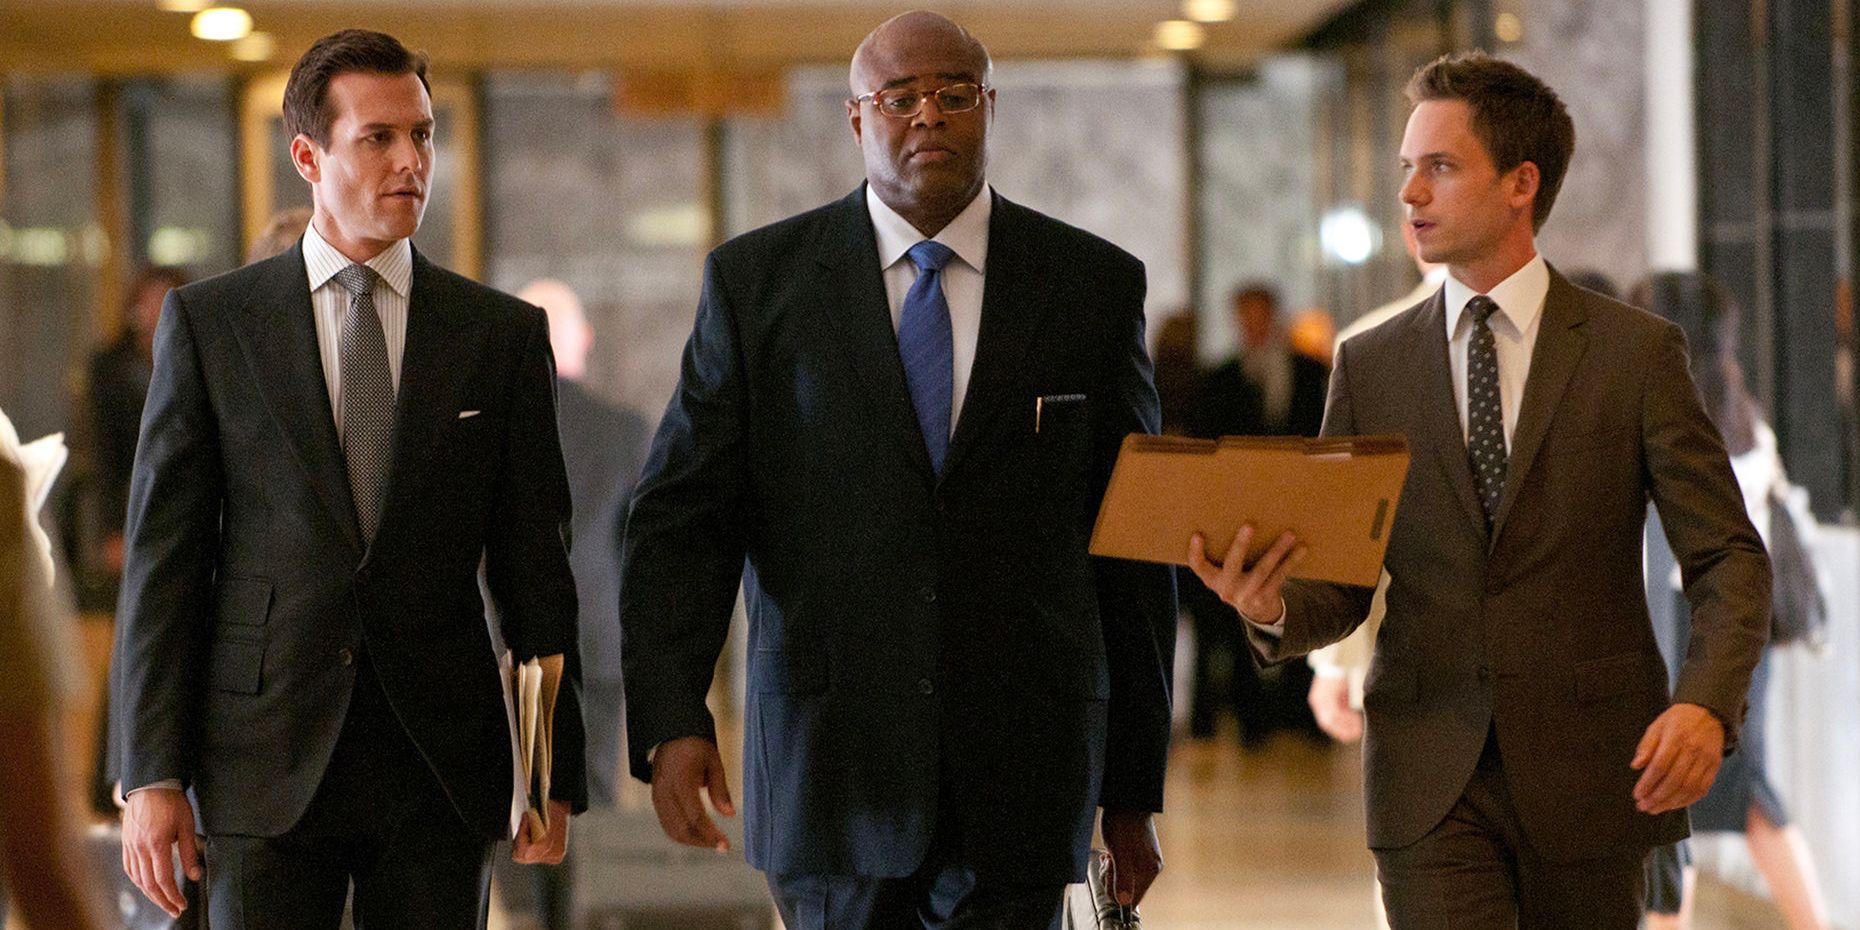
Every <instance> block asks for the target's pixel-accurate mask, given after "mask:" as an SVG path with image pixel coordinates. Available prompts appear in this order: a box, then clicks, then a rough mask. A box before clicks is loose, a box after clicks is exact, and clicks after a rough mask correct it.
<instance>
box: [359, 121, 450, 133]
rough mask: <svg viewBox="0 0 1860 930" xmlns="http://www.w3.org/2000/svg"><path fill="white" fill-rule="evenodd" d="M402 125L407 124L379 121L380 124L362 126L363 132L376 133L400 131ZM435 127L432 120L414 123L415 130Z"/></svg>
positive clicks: (364, 124)
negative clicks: (390, 130)
mask: <svg viewBox="0 0 1860 930" xmlns="http://www.w3.org/2000/svg"><path fill="white" fill-rule="evenodd" d="M402 125H405V124H402V123H390V122H386V121H378V122H373V123H363V124H362V131H363V132H375V131H377V130H381V129H399V128H400V127H401V126H402ZM433 125H434V123H433V120H430V119H423V120H417V121H415V122H414V123H413V128H415V129H431V128H433Z"/></svg>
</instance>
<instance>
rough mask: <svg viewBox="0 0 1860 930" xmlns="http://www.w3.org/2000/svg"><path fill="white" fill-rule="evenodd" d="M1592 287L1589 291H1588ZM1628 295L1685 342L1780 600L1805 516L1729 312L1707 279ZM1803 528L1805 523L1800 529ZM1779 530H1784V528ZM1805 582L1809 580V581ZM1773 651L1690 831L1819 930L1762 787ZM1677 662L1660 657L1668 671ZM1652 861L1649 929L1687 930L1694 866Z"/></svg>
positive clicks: (1683, 611)
mask: <svg viewBox="0 0 1860 930" xmlns="http://www.w3.org/2000/svg"><path fill="white" fill-rule="evenodd" d="M1585 286H1590V285H1585ZM1591 289H1594V288H1593V287H1592V286H1591ZM1633 298H1634V299H1633V300H1632V301H1631V302H1632V303H1634V304H1635V305H1637V306H1641V307H1645V308H1646V309H1648V310H1650V311H1652V312H1654V313H1657V314H1659V315H1661V316H1664V317H1666V318H1667V319H1671V320H1675V321H1679V322H1680V323H1681V324H1682V325H1684V326H1685V327H1686V330H1687V333H1688V334H1689V335H1690V336H1691V340H1690V348H1691V355H1692V360H1691V361H1692V378H1693V380H1694V381H1695V382H1696V383H1697V384H1698V389H1699V394H1700V396H1701V397H1702V398H1703V400H1704V402H1705V410H1706V412H1707V413H1709V414H1710V415H1711V418H1712V422H1713V424H1715V425H1716V426H1717V427H1718V431H1719V432H1720V433H1721V434H1723V436H1724V443H1725V447H1726V449H1727V450H1728V451H1729V452H1730V453H1731V468H1732V470H1733V471H1734V472H1735V473H1736V474H1737V483H1738V486H1739V487H1740V488H1741V489H1742V490H1743V493H1744V506H1745V508H1746V509H1747V510H1749V512H1750V518H1751V522H1752V523H1754V524H1755V525H1756V527H1757V531H1758V532H1759V533H1760V534H1762V536H1763V541H1764V543H1765V545H1766V546H1767V547H1768V548H1769V549H1770V552H1771V554H1772V556H1771V557H1772V561H1773V562H1774V563H1775V576H1776V580H1775V584H1776V590H1777V598H1778V599H1779V603H1780V599H1781V598H1783V597H1785V593H1784V592H1785V589H1786V588H1787V587H1788V585H1789V584H1790V580H1789V579H1790V576H1791V574H1792V573H1791V572H1790V571H1789V570H1788V569H1787V568H1786V567H1785V564H1784V562H1783V559H1782V554H1781V552H1780V550H1781V549H1782V548H1783V547H1782V546H1780V545H1779V542H1780V540H1779V538H1778V537H1779V532H1778V531H1779V530H1782V531H1783V532H1788V533H1791V534H1795V533H1801V532H1808V531H1812V526H1813V517H1812V516H1810V515H1809V514H1808V510H1807V508H1806V506H1792V505H1791V500H1792V498H1796V499H1798V500H1799V495H1801V493H1802V492H1801V490H1800V489H1799V488H1796V487H1795V486H1793V485H1791V484H1790V483H1789V481H1788V477H1787V476H1786V475H1785V474H1784V472H1783V465H1782V459H1781V458H1780V457H1779V456H1778V454H1777V445H1776V434H1775V432H1774V431H1773V430H1771V428H1770V425H1769V424H1768V423H1766V422H1764V420H1763V417H1762V413H1761V408H1760V407H1759V406H1758V404H1757V401H1756V399H1755V397H1754V396H1753V395H1752V394H1751V392H1750V388H1749V387H1748V385H1747V384H1746V383H1745V380H1744V372H1743V368H1742V366H1741V365H1740V364H1739V363H1738V355H1737V338H1738V314H1737V308H1736V306H1735V305H1734V304H1732V303H1731V302H1730V301H1729V300H1728V299H1727V298H1726V297H1725V295H1724V293H1723V291H1722V290H1720V289H1719V287H1718V285H1717V284H1716V283H1715V282H1714V281H1713V280H1712V279H1711V278H1710V277H1708V276H1706V275H1704V274H1701V273H1698V272H1671V273H1664V274H1658V275H1655V276H1654V277H1652V278H1651V279H1649V280H1648V281H1646V282H1645V283H1643V284H1642V285H1641V286H1640V287H1639V288H1637V289H1636V290H1635V293H1634V295H1633ZM1779 518H1780V519H1779ZM1804 521H1806V522H1807V524H1808V525H1807V526H1803V525H1802V524H1803V522H1804ZM1785 525H1788V526H1789V527H1790V528H1789V529H1783V528H1784V526H1785ZM1792 542H1793V543H1798V544H1799V543H1801V542H1802V540H1801V539H1799V538H1798V539H1795V540H1792ZM1797 549H1798V551H1800V549H1801V547H1800V546H1799V545H1798V546H1797ZM1659 581H1661V580H1660V579H1653V580H1650V583H1649V590H1650V592H1651V591H1655V590H1661V589H1662V587H1664V588H1665V589H1666V590H1669V591H1671V592H1673V593H1672V595H1671V596H1673V597H1676V598H1683V595H1681V594H1679V593H1678V590H1677V589H1678V583H1679V579H1678V577H1677V572H1675V574H1674V577H1673V578H1672V580H1671V581H1670V582H1667V583H1666V584H1665V585H1664V586H1662V585H1661V584H1659V583H1658V582H1659ZM1808 583H1809V584H1816V583H1817V582H1816V581H1815V579H1814V577H1813V576H1812V574H1811V575H1810V576H1809V581H1808ZM1812 593H1814V592H1811V594H1812ZM1675 608H1676V609H1675V610H1674V611H1673V617H1674V621H1675V624H1676V625H1677V626H1678V630H1677V631H1676V636H1675V638H1674V639H1673V642H1678V643H1684V642H1686V641H1687V638H1688V635H1689V634H1688V627H1689V621H1688V618H1689V616H1690V610H1689V609H1687V608H1686V607H1685V606H1684V605H1683V604H1682V603H1678V602H1676V603H1675ZM1775 646H1776V641H1775V639H1774V638H1772V640H1771V648H1770V649H1768V650H1766V651H1765V653H1764V658H1763V661H1762V662H1760V663H1758V665H1757V669H1756V673H1755V675H1754V676H1753V677H1752V679H1751V685H1750V710H1749V712H1748V713H1747V714H1745V716H1744V724H1743V727H1742V729H1741V730H1739V731H1738V745H1737V749H1736V751H1735V752H1732V753H1731V754H1730V755H1728V756H1726V757H1725V760H1724V764H1723V766H1722V767H1721V768H1719V770H1718V778H1717V780H1716V781H1715V782H1713V783H1712V787H1711V791H1710V792H1709V793H1707V794H1706V795H1705V797H1704V798H1703V799H1701V800H1700V801H1699V802H1698V803H1696V804H1694V805H1692V808H1691V814H1692V829H1693V832H1694V833H1695V834H1698V833H1712V832H1728V833H1741V834H1743V835H1744V842H1745V843H1746V845H1748V847H1749V849H1750V857H1751V860H1752V861H1753V862H1754V863H1755V864H1756V867H1757V870H1758V872H1760V873H1761V874H1762V876H1763V881H1764V883H1765V884H1766V885H1768V887H1769V891H1770V896H1771V899H1772V900H1773V901H1774V902H1775V905H1776V909H1777V910H1778V911H1780V912H1781V913H1782V917H1783V920H1784V921H1785V922H1786V923H1787V924H1788V926H1789V928H1790V930H1820V928H1823V927H1825V926H1827V923H1826V916H1825V915H1826V907H1825V905H1824V904H1823V901H1822V895H1821V889H1820V885H1819V882H1818V881H1817V879H1816V875H1815V866H1814V862H1813V861H1812V860H1811V858H1810V856H1809V852H1808V846H1807V844H1806V843H1805V842H1804V841H1803V838H1802V835H1801V832H1800V831H1799V830H1797V829H1796V828H1795V827H1794V826H1793V825H1791V823H1790V821H1789V815H1788V811H1787V809H1786V808H1785V807H1784V805H1783V800H1782V797H1781V795H1780V794H1778V793H1777V791H1776V788H1775V786H1774V785H1772V784H1771V782H1770V777H1769V773H1768V771H1767V769H1766V766H1765V760H1764V752H1765V749H1766V743H1765V738H1764V737H1765V733H1764V730H1765V725H1764V716H1765V709H1766V706H1767V704H1768V698H1769V680H1770V671H1771V668H1772V666H1773V662H1772V661H1771V659H1772V653H1773V652H1774V649H1775ZM1678 658H1679V657H1677V656H1670V655H1669V656H1668V664H1669V670H1670V669H1671V667H1672V666H1673V665H1674V664H1675V663H1676V662H1677V660H1678ZM1668 849H1670V847H1669V848H1668ZM1655 854H1656V856H1657V857H1660V858H1661V859H1662V860H1663V863H1664V870H1663V871H1664V873H1665V874H1664V876H1663V877H1664V878H1665V879H1666V881H1665V882H1664V884H1665V886H1666V887H1665V889H1664V893H1663V894H1662V895H1660V897H1659V899H1658V900H1656V901H1654V902H1653V903H1654V904H1656V905H1657V907H1655V908H1652V909H1651V912H1650V913H1649V914H1648V917H1647V926H1648V927H1649V928H1651V930H1688V928H1690V927H1691V926H1692V908H1691V905H1692V901H1691V897H1692V896H1691V895H1690V894H1689V891H1690V889H1691V888H1692V887H1693V886H1694V878H1693V876H1692V875H1691V874H1690V873H1691V872H1692V871H1693V869H1692V867H1691V866H1690V865H1689V864H1686V865H1685V866H1684V869H1685V872H1686V873H1687V874H1686V876H1685V878H1684V880H1683V883H1682V884H1681V885H1680V886H1679V887H1677V888H1675V887H1673V886H1672V884H1671V882H1670V872H1671V869H1672V868H1673V866H1675V865H1679V864H1681V863H1685V862H1686V861H1687V860H1686V856H1685V854H1684V852H1683V851H1681V852H1678V853H1675V852H1663V851H1661V850H1656V851H1655ZM1656 890H1658V889H1656ZM1675 897H1680V898H1683V901H1681V902H1678V905H1679V906H1677V907H1674V906H1673V905H1674V903H1675V901H1674V900H1673V899H1674V898H1675Z"/></svg>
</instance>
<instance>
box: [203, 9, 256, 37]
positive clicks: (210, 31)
mask: <svg viewBox="0 0 1860 930" xmlns="http://www.w3.org/2000/svg"><path fill="white" fill-rule="evenodd" d="M191 28H192V29H193V32H194V38H196V39H205V40H207V41H208V42H231V41H233V40H235V39H243V38H245V37H246V36H247V35H249V34H251V32H252V14H250V13H247V12H246V11H244V10H242V9H239V8H238V7H236V6H216V7H213V8H212V9H207V10H201V11H200V12H198V13H195V14H194V21H193V23H192V24H191Z"/></svg>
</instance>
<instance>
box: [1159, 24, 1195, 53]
mask: <svg viewBox="0 0 1860 930" xmlns="http://www.w3.org/2000/svg"><path fill="white" fill-rule="evenodd" d="M1155 39H1156V45H1157V47H1158V48H1163V49H1167V50H1169V51H1171V52H1190V51H1194V50H1195V49H1198V48H1200V47H1201V43H1202V42H1204V41H1206V40H1207V30H1206V29H1203V28H1202V27H1201V24H1200V23H1195V22H1190V21H1188V20H1186V19H1168V20H1164V21H1162V22H1160V23H1157V24H1156V35H1155Z"/></svg>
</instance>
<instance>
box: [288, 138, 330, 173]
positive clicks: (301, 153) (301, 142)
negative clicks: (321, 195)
mask: <svg viewBox="0 0 1860 930" xmlns="http://www.w3.org/2000/svg"><path fill="white" fill-rule="evenodd" d="M291 167H293V168H296V169H297V174H298V176H299V177H302V178H303V179H304V180H306V181H308V182H310V183H311V184H317V183H320V182H321V181H322V180H323V151H322V150H321V149H319V148H318V147H317V144H316V143H315V142H312V141H310V137H309V136H306V135H304V134H303V133H301V132H300V133H298V134H297V135H296V136H294V137H292V139H291Z"/></svg>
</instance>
